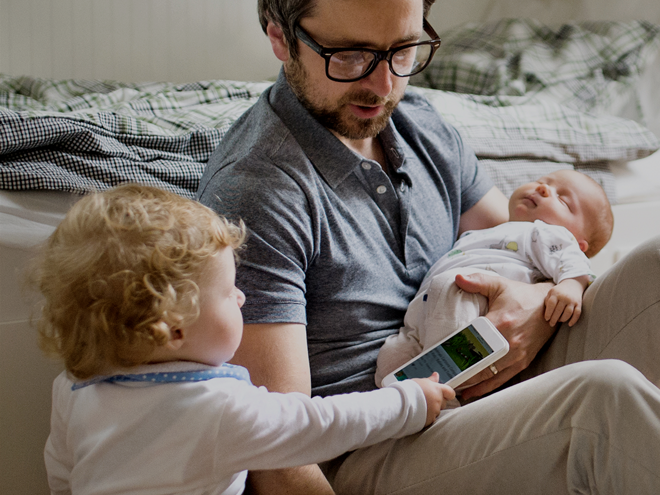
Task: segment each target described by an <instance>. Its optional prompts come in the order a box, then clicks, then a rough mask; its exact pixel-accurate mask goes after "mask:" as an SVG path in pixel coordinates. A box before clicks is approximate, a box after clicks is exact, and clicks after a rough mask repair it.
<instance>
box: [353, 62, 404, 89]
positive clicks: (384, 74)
mask: <svg viewBox="0 0 660 495" xmlns="http://www.w3.org/2000/svg"><path fill="white" fill-rule="evenodd" d="M393 77H396V76H395V75H394V74H392V72H390V67H389V65H388V63H387V60H381V61H380V62H379V63H378V65H377V66H376V68H375V69H374V71H373V72H372V73H371V74H369V75H368V76H367V77H365V78H364V79H362V81H361V82H362V86H363V87H365V88H367V89H370V90H371V91H373V92H374V93H375V94H377V95H378V96H380V97H381V98H384V97H386V96H388V95H389V94H390V93H391V92H392V78H393Z"/></svg>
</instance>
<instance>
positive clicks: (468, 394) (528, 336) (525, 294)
mask: <svg viewBox="0 0 660 495" xmlns="http://www.w3.org/2000/svg"><path fill="white" fill-rule="evenodd" d="M456 285H458V286H459V287H460V288H461V289H463V290H464V291H466V292H470V293H479V294H482V295H483V296H485V297H487V298H488V307H489V310H488V314H486V317H487V318H488V319H489V320H490V321H491V322H492V323H493V325H495V326H496V327H497V329H498V330H499V331H500V332H501V333H502V335H503V336H504V338H506V339H507V341H508V342H509V352H508V353H507V355H506V356H504V357H503V358H502V359H500V360H499V361H497V362H496V363H495V367H496V369H497V371H498V372H497V374H493V372H492V371H491V370H490V369H488V368H487V369H485V370H483V371H482V372H481V373H479V374H478V375H476V376H475V377H473V378H471V379H470V380H468V381H467V382H466V383H465V385H467V386H468V387H467V388H465V389H464V390H463V391H462V396H463V399H470V398H473V397H479V396H482V395H484V394H486V393H488V392H491V391H493V390H495V389H496V388H497V387H499V386H501V385H503V384H504V383H506V382H507V381H508V380H510V379H511V378H513V377H514V376H515V375H517V374H518V373H520V372H521V371H522V370H524V369H525V368H527V366H529V364H530V363H531V362H532V360H533V359H534V357H535V356H536V354H537V353H538V352H539V351H540V350H541V348H542V347H543V345H544V344H545V343H546V342H547V341H548V339H550V337H551V336H552V334H553V333H554V329H553V327H552V326H550V324H549V323H548V322H547V321H545V318H544V308H545V304H544V301H545V298H546V295H547V293H548V291H549V290H550V289H551V288H552V287H553V285H552V284H551V283H539V284H531V285H530V284H526V283H523V282H516V281H513V280H509V279H507V278H504V277H499V276H496V275H486V274H482V273H474V274H471V275H467V276H462V275H457V276H456ZM461 388H463V387H461Z"/></svg>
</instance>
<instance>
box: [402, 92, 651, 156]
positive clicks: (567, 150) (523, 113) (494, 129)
mask: <svg viewBox="0 0 660 495" xmlns="http://www.w3.org/2000/svg"><path fill="white" fill-rule="evenodd" d="M411 89H412V90H413V91H418V92H420V93H422V94H423V95H424V96H426V98H428V100H429V101H430V102H431V103H432V104H433V106H434V107H435V108H436V109H437V110H438V112H439V113H440V114H441V115H442V116H443V117H444V118H445V119H447V121H449V122H450V123H451V124H453V125H454V126H455V127H456V128H457V129H458V131H459V132H460V134H461V136H462V137H463V139H464V140H465V141H466V142H467V143H468V144H470V146H471V147H472V148H473V149H474V151H475V153H476V154H477V156H478V157H479V158H522V157H530V158H531V159H543V160H551V161H555V162H564V163H570V164H576V163H585V162H599V161H611V160H636V159H638V158H644V157H646V156H648V155H650V154H651V153H653V152H654V151H655V150H657V149H658V148H659V147H660V141H659V140H658V138H657V137H656V136H655V135H654V134H653V133H652V132H651V131H649V130H648V129H647V128H645V127H643V126H641V125H640V124H638V123H637V122H634V121H632V120H628V119H623V118H620V117H614V116H610V115H602V116H595V115H591V114H587V113H583V112H579V111H577V110H572V109H571V108H568V107H566V106H564V105H560V104H558V103H554V102H550V101H542V102H537V103H528V104H520V105H511V106H501V107H500V106H492V105H490V104H486V103H485V102H484V100H485V98H483V97H475V96H473V95H461V94H457V93H450V92H444V91H437V90H433V89H427V88H414V87H413V88H411ZM488 98H491V99H492V98H496V97H488Z"/></svg>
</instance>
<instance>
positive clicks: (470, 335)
mask: <svg viewBox="0 0 660 495" xmlns="http://www.w3.org/2000/svg"><path fill="white" fill-rule="evenodd" d="M492 353H493V349H492V348H491V347H490V346H489V345H488V344H487V343H486V341H485V340H484V339H483V337H482V336H481V335H480V334H479V332H477V330H476V328H474V326H472V325H469V326H468V327H466V328H464V329H463V330H461V331H460V332H458V333H457V334H456V335H454V336H453V337H450V338H449V339H447V340H445V341H444V342H443V343H442V344H440V345H439V346H436V347H435V348H433V349H432V350H431V351H429V352H427V353H426V354H424V355H423V356H422V357H420V358H419V359H417V360H415V361H413V362H412V363H410V364H409V365H408V366H406V367H405V368H403V369H401V370H400V371H397V372H396V373H395V374H394V376H395V377H396V379H397V380H398V381H402V380H406V379H408V378H427V377H428V376H430V375H431V373H433V372H434V371H437V372H438V374H439V375H440V382H441V383H446V382H448V381H449V380H451V379H452V378H454V377H455V376H456V375H458V374H459V373H460V372H462V371H464V370H466V369H468V368H469V367H470V366H472V365H473V364H475V363H478V362H479V361H481V360H482V359H483V358H485V357H486V356H488V355H490V354H492Z"/></svg>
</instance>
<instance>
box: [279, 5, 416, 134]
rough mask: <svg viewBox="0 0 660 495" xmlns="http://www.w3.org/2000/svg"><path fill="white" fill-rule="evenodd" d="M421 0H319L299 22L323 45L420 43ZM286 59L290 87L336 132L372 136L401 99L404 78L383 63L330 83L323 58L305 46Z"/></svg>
mask: <svg viewBox="0 0 660 495" xmlns="http://www.w3.org/2000/svg"><path fill="white" fill-rule="evenodd" d="M422 16H423V0H318V3H317V8H316V10H315V12H314V16H313V17H307V18H304V19H302V20H301V22H300V26H301V27H302V28H303V29H304V30H305V31H306V32H307V33H308V34H309V35H310V36H311V37H312V38H314V40H315V41H316V42H318V43H319V44H321V45H322V46H323V47H325V48H344V47H346V48H354V47H360V48H374V49H378V50H388V49H390V48H394V47H396V46H400V45H404V44H406V43H412V42H415V41H418V40H419V39H420V37H421V35H422V32H423V31H422ZM298 50H299V56H298V58H297V59H296V60H293V59H289V60H288V61H287V62H286V63H285V72H286V76H287V80H288V81H289V85H290V86H291V88H292V89H293V91H294V92H295V94H296V96H297V97H298V98H299V99H300V101H301V102H302V103H303V105H304V106H305V107H306V108H307V110H308V111H309V112H310V113H311V114H312V115H313V116H314V117H315V118H316V119H317V120H319V122H321V124H323V125H324V126H325V127H327V128H328V129H330V130H331V131H332V132H333V133H335V134H336V135H338V136H341V137H344V138H348V139H351V140H360V139H366V138H371V137H375V136H376V135H377V134H378V133H379V132H380V131H382V130H383V129H384V128H385V126H386V125H387V122H388V120H389V118H390V115H391V114H392V111H393V110H394V108H395V107H396V105H397V104H398V103H399V101H400V100H401V98H402V97H403V93H404V91H405V88H406V85H407V84H408V78H407V77H405V78H404V77H397V76H395V75H394V74H392V73H391V72H390V69H389V66H388V65H387V62H385V61H381V62H380V63H379V64H378V67H377V68H376V69H375V70H374V72H372V73H371V74H370V75H369V76H368V77H366V78H364V79H361V80H359V81H354V82H351V83H343V82H336V81H331V80H330V79H328V78H327V77H326V74H325V60H324V59H323V58H322V57H321V56H319V55H318V54H317V53H315V52H314V51H313V50H312V49H311V48H309V47H308V46H306V45H305V44H303V43H301V42H299V43H298Z"/></svg>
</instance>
